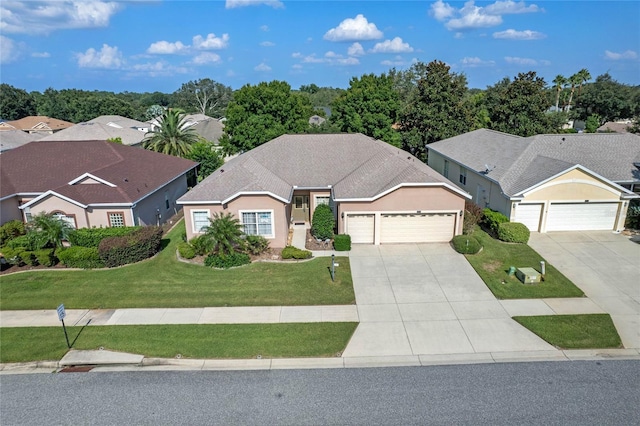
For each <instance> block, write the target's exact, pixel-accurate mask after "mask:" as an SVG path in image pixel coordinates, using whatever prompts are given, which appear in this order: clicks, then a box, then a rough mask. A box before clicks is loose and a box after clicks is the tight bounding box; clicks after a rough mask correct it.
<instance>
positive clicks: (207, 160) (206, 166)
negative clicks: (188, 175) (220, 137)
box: [187, 141, 224, 182]
mask: <svg viewBox="0 0 640 426" xmlns="http://www.w3.org/2000/svg"><path fill="white" fill-rule="evenodd" d="M187 158H188V159H189V160H192V161H196V162H198V163H200V165H199V166H198V182H200V181H202V180H203V179H204V178H206V177H207V176H209V175H210V174H211V173H213V172H214V171H216V170H217V169H219V168H220V166H222V165H223V164H224V158H223V157H222V155H221V153H220V152H219V151H218V150H217V148H216V146H215V145H214V144H212V143H211V142H206V141H201V142H196V143H194V144H193V145H192V146H191V152H189V154H187Z"/></svg>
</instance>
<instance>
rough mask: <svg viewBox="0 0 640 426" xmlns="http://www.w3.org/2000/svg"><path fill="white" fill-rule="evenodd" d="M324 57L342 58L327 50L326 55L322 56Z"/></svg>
mask: <svg viewBox="0 0 640 426" xmlns="http://www.w3.org/2000/svg"><path fill="white" fill-rule="evenodd" d="M324 57H325V58H342V55H338V54H337V53H336V52H333V51H331V50H329V51H328V52H327V53H325V54H324Z"/></svg>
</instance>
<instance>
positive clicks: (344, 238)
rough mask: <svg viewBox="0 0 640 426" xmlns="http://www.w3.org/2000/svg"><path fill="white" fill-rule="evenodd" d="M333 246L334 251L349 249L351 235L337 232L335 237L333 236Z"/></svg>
mask: <svg viewBox="0 0 640 426" xmlns="http://www.w3.org/2000/svg"><path fill="white" fill-rule="evenodd" d="M333 248H334V249H335V250H336V251H349V250H351V235H348V234H338V235H336V236H335V237H333Z"/></svg>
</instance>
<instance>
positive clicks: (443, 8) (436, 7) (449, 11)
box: [430, 0, 455, 21]
mask: <svg viewBox="0 0 640 426" xmlns="http://www.w3.org/2000/svg"><path fill="white" fill-rule="evenodd" d="M430 13H431V16H433V17H434V18H436V19H437V20H438V21H444V20H446V19H447V18H450V17H452V16H453V15H454V14H455V8H453V7H451V6H450V5H449V4H448V3H445V2H443V1H442V0H438V1H437V2H435V3H431V12H430Z"/></svg>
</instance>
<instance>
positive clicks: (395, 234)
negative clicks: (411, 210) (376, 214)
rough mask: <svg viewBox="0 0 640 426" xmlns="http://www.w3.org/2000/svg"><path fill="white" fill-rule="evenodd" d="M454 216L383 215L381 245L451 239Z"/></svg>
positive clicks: (450, 214)
mask: <svg viewBox="0 0 640 426" xmlns="http://www.w3.org/2000/svg"><path fill="white" fill-rule="evenodd" d="M455 221H456V218H455V214H453V213H448V214H383V215H382V218H381V221H380V222H381V223H380V242H381V243H430V242H441V241H449V240H451V238H452V237H453V233H454V227H455Z"/></svg>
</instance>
